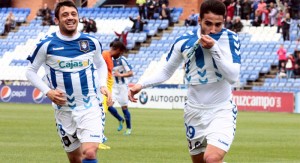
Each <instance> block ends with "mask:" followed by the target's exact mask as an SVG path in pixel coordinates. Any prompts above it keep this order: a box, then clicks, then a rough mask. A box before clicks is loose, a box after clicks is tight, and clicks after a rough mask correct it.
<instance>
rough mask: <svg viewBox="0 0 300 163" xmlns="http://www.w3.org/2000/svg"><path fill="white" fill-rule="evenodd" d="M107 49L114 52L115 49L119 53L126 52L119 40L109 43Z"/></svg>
mask: <svg viewBox="0 0 300 163" xmlns="http://www.w3.org/2000/svg"><path fill="white" fill-rule="evenodd" d="M109 47H111V48H113V49H114V50H116V49H120V50H121V51H125V50H126V46H125V45H124V43H123V42H121V41H119V40H114V41H113V42H111V43H110V44H109Z"/></svg>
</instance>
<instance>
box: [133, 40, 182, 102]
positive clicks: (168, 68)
mask: <svg viewBox="0 0 300 163" xmlns="http://www.w3.org/2000/svg"><path fill="white" fill-rule="evenodd" d="M182 60H183V57H182V55H181V52H180V45H178V44H176V43H175V44H174V45H173V46H172V48H171V50H170V52H169V53H168V56H167V58H166V63H165V64H164V66H163V67H162V68H161V69H160V70H159V71H158V72H157V73H155V74H152V75H150V76H148V77H147V78H144V79H141V80H140V81H139V82H138V83H137V84H135V85H134V86H133V87H131V88H130V89H129V92H128V97H129V100H130V101H132V102H136V101H137V98H135V97H134V95H135V94H137V93H138V92H139V91H141V90H142V89H143V88H147V87H150V86H154V85H157V84H160V83H163V82H164V81H166V80H168V79H169V78H170V77H171V76H172V75H173V73H174V72H175V71H176V69H177V67H178V66H179V65H180V64H181V62H182Z"/></svg>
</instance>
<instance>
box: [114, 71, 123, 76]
mask: <svg viewBox="0 0 300 163" xmlns="http://www.w3.org/2000/svg"><path fill="white" fill-rule="evenodd" d="M114 76H115V77H122V74H121V73H120V72H119V71H115V72H114Z"/></svg>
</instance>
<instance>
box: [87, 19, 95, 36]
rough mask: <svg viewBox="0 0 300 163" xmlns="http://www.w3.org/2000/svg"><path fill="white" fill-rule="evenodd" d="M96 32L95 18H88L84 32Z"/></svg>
mask: <svg viewBox="0 0 300 163" xmlns="http://www.w3.org/2000/svg"><path fill="white" fill-rule="evenodd" d="M90 32H93V33H96V32H97V24H96V22H95V20H93V19H89V21H88V24H87V27H86V33H90Z"/></svg>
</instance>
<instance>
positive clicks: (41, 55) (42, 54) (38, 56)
mask: <svg viewBox="0 0 300 163" xmlns="http://www.w3.org/2000/svg"><path fill="white" fill-rule="evenodd" d="M49 42H50V41H49ZM49 42H46V43H43V42H41V43H39V44H37V46H36V47H35V49H34V51H33V53H32V54H31V55H30V56H28V58H27V60H29V61H30V63H31V64H29V66H28V67H27V71H26V77H27V79H28V80H29V81H30V82H31V83H32V85H33V86H35V87H36V88H38V89H39V90H40V91H42V92H43V93H44V94H47V92H48V91H49V90H50V88H49V87H48V85H47V84H46V83H45V82H44V81H43V80H42V79H41V77H39V76H38V75H37V72H38V70H39V69H40V67H41V66H42V65H43V64H44V63H45V62H46V57H47V56H46V54H47V46H48V44H49Z"/></svg>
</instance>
